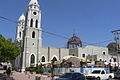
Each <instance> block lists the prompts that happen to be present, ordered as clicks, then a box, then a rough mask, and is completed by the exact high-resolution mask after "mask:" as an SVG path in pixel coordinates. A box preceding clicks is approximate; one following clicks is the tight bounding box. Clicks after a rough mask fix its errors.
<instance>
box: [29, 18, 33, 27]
mask: <svg viewBox="0 0 120 80" xmlns="http://www.w3.org/2000/svg"><path fill="white" fill-rule="evenodd" d="M30 27H33V19H31V20H30Z"/></svg>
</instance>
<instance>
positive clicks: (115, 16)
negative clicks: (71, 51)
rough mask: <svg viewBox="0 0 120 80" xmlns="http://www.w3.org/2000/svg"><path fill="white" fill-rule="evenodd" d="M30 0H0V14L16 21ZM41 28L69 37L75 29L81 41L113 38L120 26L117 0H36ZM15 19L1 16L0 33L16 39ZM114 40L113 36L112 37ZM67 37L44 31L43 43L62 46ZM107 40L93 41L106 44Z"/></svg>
mask: <svg viewBox="0 0 120 80" xmlns="http://www.w3.org/2000/svg"><path fill="white" fill-rule="evenodd" d="M29 1H30V0H1V1H0V16H4V17H7V18H9V19H12V20H14V21H18V18H19V16H20V15H21V14H22V13H26V10H27V5H28V3H29ZM38 1H39V4H40V9H41V11H42V29H43V30H44V31H48V32H52V33H56V34H59V35H63V36H65V37H68V38H70V37H71V36H72V34H73V33H75V34H76V35H77V36H78V37H80V39H81V40H82V41H83V42H87V43H96V42H101V41H106V40H113V39H114V35H113V34H112V33H111V31H112V30H116V29H119V27H120V0H38ZM16 25H17V24H15V23H12V22H9V21H6V20H3V19H0V34H2V35H3V36H4V37H5V38H13V40H14V39H15V34H16ZM113 41H114V40H113ZM66 43H67V39H65V38H61V37H55V36H53V35H49V34H46V33H43V46H53V47H65V46H66ZM108 43H109V42H107V43H102V44H96V45H97V46H106V45H107V44H108Z"/></svg>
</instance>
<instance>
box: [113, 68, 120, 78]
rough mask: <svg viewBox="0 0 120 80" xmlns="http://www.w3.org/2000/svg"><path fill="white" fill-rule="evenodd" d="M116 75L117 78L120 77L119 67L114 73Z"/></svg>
mask: <svg viewBox="0 0 120 80" xmlns="http://www.w3.org/2000/svg"><path fill="white" fill-rule="evenodd" d="M114 77H115V78H120V69H118V70H117V71H116V72H115V73H114Z"/></svg>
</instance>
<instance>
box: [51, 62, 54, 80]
mask: <svg viewBox="0 0 120 80" xmlns="http://www.w3.org/2000/svg"><path fill="white" fill-rule="evenodd" d="M51 62H52V67H51V77H52V80H53V77H54V76H53V75H54V74H53V70H54V60H51Z"/></svg>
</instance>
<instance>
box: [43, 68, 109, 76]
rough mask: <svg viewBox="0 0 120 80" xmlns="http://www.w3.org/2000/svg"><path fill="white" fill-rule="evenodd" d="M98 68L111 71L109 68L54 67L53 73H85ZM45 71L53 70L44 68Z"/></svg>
mask: <svg viewBox="0 0 120 80" xmlns="http://www.w3.org/2000/svg"><path fill="white" fill-rule="evenodd" d="M98 69H104V70H105V71H106V72H109V68H54V69H53V73H54V74H58V75H59V74H63V73H66V72H72V71H74V72H80V73H83V74H85V75H87V74H90V73H91V72H92V71H93V70H98ZM44 70H45V72H48V70H51V68H44Z"/></svg>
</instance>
